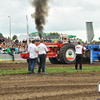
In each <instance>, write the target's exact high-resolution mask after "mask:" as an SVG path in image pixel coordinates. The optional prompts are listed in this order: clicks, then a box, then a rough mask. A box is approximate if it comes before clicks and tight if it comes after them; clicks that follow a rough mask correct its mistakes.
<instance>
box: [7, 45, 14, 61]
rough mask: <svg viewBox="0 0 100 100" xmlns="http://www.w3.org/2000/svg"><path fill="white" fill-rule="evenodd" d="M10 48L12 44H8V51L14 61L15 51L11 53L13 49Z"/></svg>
mask: <svg viewBox="0 0 100 100" xmlns="http://www.w3.org/2000/svg"><path fill="white" fill-rule="evenodd" d="M10 48H11V46H8V48H7V53H8V54H9V55H11V56H12V61H14V55H13V53H11V49H10Z"/></svg>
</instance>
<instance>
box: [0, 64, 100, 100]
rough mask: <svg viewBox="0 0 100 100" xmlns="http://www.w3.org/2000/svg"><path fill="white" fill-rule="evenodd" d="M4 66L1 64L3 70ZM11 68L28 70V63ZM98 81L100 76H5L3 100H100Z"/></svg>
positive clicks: (0, 96) (0, 85) (1, 91)
mask: <svg viewBox="0 0 100 100" xmlns="http://www.w3.org/2000/svg"><path fill="white" fill-rule="evenodd" d="M3 65H4V64H3ZM3 65H2V64H0V67H1V66H3ZM8 65H9V67H8V68H11V67H12V66H13V67H14V68H15V67H17V66H18V68H21V67H22V65H23V68H25V66H26V67H27V64H25V63H24V64H20V65H19V64H14V65H13V64H8ZM4 66H6V65H4ZM4 66H3V68H6V67H7V66H6V67H4ZM50 66H51V65H47V67H50ZM52 66H53V65H52ZM56 66H57V67H58V65H56ZM59 66H60V65H59ZM63 66H69V65H63ZM70 66H74V65H70ZM87 66H89V65H87ZM98 66H100V65H98ZM99 81H100V73H98V72H92V73H79V72H76V73H73V74H72V73H71V74H69V73H58V74H48V75H40V74H33V75H32V74H19V75H5V76H0V100H97V98H100V93H98V88H97V83H98V82H99Z"/></svg>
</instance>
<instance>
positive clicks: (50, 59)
mask: <svg viewBox="0 0 100 100" xmlns="http://www.w3.org/2000/svg"><path fill="white" fill-rule="evenodd" d="M49 61H50V62H51V63H52V64H61V62H60V61H58V59H57V58H49Z"/></svg>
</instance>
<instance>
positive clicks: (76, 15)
mask: <svg viewBox="0 0 100 100" xmlns="http://www.w3.org/2000/svg"><path fill="white" fill-rule="evenodd" d="M49 7H50V9H49V16H48V18H47V19H46V20H47V22H46V25H44V31H47V32H52V31H56V32H68V33H69V34H70V33H71V32H72V34H77V35H78V36H79V37H82V36H83V34H86V24H85V23H86V22H88V21H92V22H93V26H94V31H95V36H96V37H97V33H98V34H100V33H99V29H100V24H99V23H100V19H99V18H100V12H99V9H100V0H96V1H95V0H49ZM33 12H34V8H33V7H32V6H31V5H30V3H29V2H28V0H14V1H12V0H2V2H1V3H0V32H1V33H3V34H4V35H9V17H8V16H10V17H11V32H12V35H14V34H16V35H17V34H26V33H27V27H26V15H28V23H29V32H30V33H31V32H34V31H37V30H36V29H35V27H36V26H35V22H34V19H32V18H31V14H32V13H33ZM82 38H83V37H82ZM85 38H86V36H85Z"/></svg>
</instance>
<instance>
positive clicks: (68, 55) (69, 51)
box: [59, 44, 76, 64]
mask: <svg viewBox="0 0 100 100" xmlns="http://www.w3.org/2000/svg"><path fill="white" fill-rule="evenodd" d="M59 58H60V61H61V63H65V64H66V63H67V64H73V63H75V60H76V54H75V45H72V44H65V45H63V46H62V47H61V48H60V53H59Z"/></svg>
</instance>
